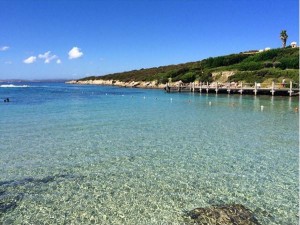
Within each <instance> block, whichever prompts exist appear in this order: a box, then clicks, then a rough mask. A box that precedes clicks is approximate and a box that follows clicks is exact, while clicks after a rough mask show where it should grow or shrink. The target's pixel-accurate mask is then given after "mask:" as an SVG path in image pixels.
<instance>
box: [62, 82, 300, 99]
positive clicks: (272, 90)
mask: <svg viewBox="0 0 300 225" xmlns="http://www.w3.org/2000/svg"><path fill="white" fill-rule="evenodd" d="M65 83H66V84H79V85H100V86H117V87H124V88H127V87H128V88H143V89H159V90H165V91H166V92H178V93H181V92H185V93H186V92H200V93H216V94H217V93H220V94H240V95H242V94H245V95H271V96H274V95H275V96H289V97H295V96H298V97H299V89H297V88H296V89H295V88H293V89H288V88H278V87H265V88H260V87H259V88H256V87H255V88H253V87H247V86H245V87H231V85H230V86H229V87H225V86H224V85H223V84H219V85H220V86H219V85H218V83H216V82H213V83H211V84H209V86H206V85H201V86H200V87H196V86H195V85H192V84H190V85H189V86H186V84H185V85H184V84H183V83H182V82H180V81H178V82H173V83H168V84H157V82H156V81H151V82H150V81H148V82H145V81H130V82H123V81H119V80H85V81H80V80H70V81H67V82H65ZM216 84H217V85H216Z"/></svg>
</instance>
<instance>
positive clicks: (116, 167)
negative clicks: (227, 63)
mask: <svg viewBox="0 0 300 225" xmlns="http://www.w3.org/2000/svg"><path fill="white" fill-rule="evenodd" d="M15 85H17V86H6V85H4V86H0V98H1V99H4V98H6V97H9V98H10V102H9V103H4V102H3V100H1V102H0V131H1V135H0V156H1V157H0V203H1V204H0V224H183V223H184V221H186V219H185V217H184V215H185V212H186V211H188V210H192V209H194V208H196V207H207V206H211V205H216V204H232V203H237V204H243V205H245V206H246V207H247V208H249V209H251V210H252V211H253V212H254V214H255V216H256V217H257V219H258V220H259V221H260V222H261V224H266V225H272V224H285V225H289V224H291V225H292V224H293V225H295V224H299V222H298V220H299V213H298V208H299V170H298V169H299V151H298V150H299V114H298V113H296V112H294V108H295V107H299V102H298V101H299V99H298V98H289V97H271V96H257V97H255V96H240V95H214V94H211V95H206V94H202V95H200V94H199V93H195V94H192V93H187V94H166V93H164V92H163V91H161V90H144V89H132V88H127V89H126V88H117V87H100V86H76V85H66V84H62V83H27V84H15ZM23 85H26V86H23ZM261 105H263V106H264V108H263V111H262V110H261Z"/></svg>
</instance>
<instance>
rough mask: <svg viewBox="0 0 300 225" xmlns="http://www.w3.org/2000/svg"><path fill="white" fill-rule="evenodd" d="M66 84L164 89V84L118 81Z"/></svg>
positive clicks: (72, 82) (71, 81)
mask: <svg viewBox="0 0 300 225" xmlns="http://www.w3.org/2000/svg"><path fill="white" fill-rule="evenodd" d="M65 83H66V84H80V85H82V84H83V85H103V86H117V87H129V88H146V89H164V88H165V87H166V85H165V84H157V82H156V81H129V82H124V81H119V80H85V81H80V80H70V81H67V82H65Z"/></svg>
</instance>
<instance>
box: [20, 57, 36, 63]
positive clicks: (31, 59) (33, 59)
mask: <svg viewBox="0 0 300 225" xmlns="http://www.w3.org/2000/svg"><path fill="white" fill-rule="evenodd" d="M35 61H36V57H35V56H30V57H28V58H27V59H24V60H23V62H24V63H26V64H31V63H34V62H35Z"/></svg>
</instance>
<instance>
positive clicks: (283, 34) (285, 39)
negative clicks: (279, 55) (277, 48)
mask: <svg viewBox="0 0 300 225" xmlns="http://www.w3.org/2000/svg"><path fill="white" fill-rule="evenodd" d="M288 37H289V36H288V35H287V33H286V30H282V31H281V33H280V39H281V41H282V47H283V48H285V46H286V41H287V39H288Z"/></svg>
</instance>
